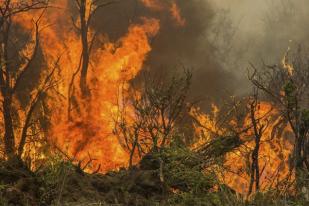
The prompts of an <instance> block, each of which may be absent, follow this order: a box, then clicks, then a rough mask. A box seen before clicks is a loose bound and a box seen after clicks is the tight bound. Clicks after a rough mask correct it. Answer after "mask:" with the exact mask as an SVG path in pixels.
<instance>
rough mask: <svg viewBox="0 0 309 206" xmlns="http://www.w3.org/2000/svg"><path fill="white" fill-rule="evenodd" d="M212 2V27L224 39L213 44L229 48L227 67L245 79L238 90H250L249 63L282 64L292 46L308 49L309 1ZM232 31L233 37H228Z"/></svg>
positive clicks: (210, 1) (219, 47)
mask: <svg viewBox="0 0 309 206" xmlns="http://www.w3.org/2000/svg"><path fill="white" fill-rule="evenodd" d="M208 2H209V3H211V4H212V6H213V9H214V12H215V13H216V16H215V18H213V20H212V21H213V24H212V27H213V28H217V30H220V31H221V33H220V35H221V40H220V38H219V40H218V38H217V39H216V40H218V41H216V42H213V44H215V45H216V46H217V48H218V49H219V50H221V51H226V47H228V48H229V50H228V54H226V58H225V59H226V62H227V64H226V65H225V66H224V67H225V68H226V69H227V70H229V71H234V73H236V75H237V76H238V77H239V78H241V81H240V82H241V83H242V85H243V87H242V88H241V87H240V88H237V89H238V91H241V92H246V91H247V89H246V88H248V86H246V85H248V81H247V80H246V76H245V75H243V74H245V73H246V70H247V68H248V65H249V63H252V64H255V65H259V64H260V63H261V62H264V63H266V64H269V65H273V64H278V63H279V62H280V60H281V59H282V58H283V56H284V54H285V52H286V51H287V49H288V48H289V47H290V48H291V50H295V49H297V47H298V46H301V47H303V48H306V49H307V48H308V43H309V20H308V19H309V12H308V11H309V2H308V1H307V0H297V1H294V0H259V1H250V0H208ZM227 25H228V26H227ZM231 30H233V36H229V37H226V36H224V34H228V32H229V31H231ZM211 35H213V34H211V33H209V34H208V36H207V37H208V38H209V37H211ZM220 35H219V36H220ZM224 37H226V38H225V39H228V40H229V43H228V44H222V42H224V41H222V39H224ZM210 39H214V38H213V37H211V38H210ZM220 42H221V43H220ZM226 45H228V46H226ZM223 53H224V52H223ZM221 59H222V58H221Z"/></svg>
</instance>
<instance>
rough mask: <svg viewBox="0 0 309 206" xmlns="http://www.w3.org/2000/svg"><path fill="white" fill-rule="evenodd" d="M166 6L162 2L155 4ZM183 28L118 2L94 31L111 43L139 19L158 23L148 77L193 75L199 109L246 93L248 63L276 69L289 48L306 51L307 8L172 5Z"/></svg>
mask: <svg viewBox="0 0 309 206" xmlns="http://www.w3.org/2000/svg"><path fill="white" fill-rule="evenodd" d="M161 1H162V2H166V0H161ZM176 2H177V4H178V6H179V8H180V11H181V15H182V17H183V18H184V19H186V24H185V26H184V27H180V26H177V24H175V21H174V20H173V19H172V18H171V16H170V13H169V12H168V11H153V10H151V9H149V8H146V7H145V6H144V5H143V4H142V3H141V2H140V1H139V0H122V1H118V3H115V4H112V5H109V6H108V7H105V8H103V9H101V10H100V11H99V12H98V13H97V14H96V16H95V18H94V22H93V23H94V24H93V27H94V28H95V30H97V31H100V32H102V33H104V34H107V36H108V38H109V40H110V41H112V42H116V41H117V40H118V39H119V38H121V37H122V36H123V35H125V34H126V33H127V31H128V28H129V26H130V25H131V24H134V23H140V22H141V17H150V18H156V19H159V20H160V25H161V28H160V32H159V34H158V35H157V36H156V37H154V38H153V39H151V40H150V42H151V46H152V51H151V53H150V54H149V55H148V57H147V61H146V62H145V64H144V70H148V71H150V73H153V74H157V73H162V72H163V73H170V74H173V73H175V72H176V71H181V70H182V69H183V68H187V69H191V70H192V71H193V80H192V88H191V93H190V96H191V97H192V98H197V99H199V98H201V99H204V101H203V103H202V104H201V106H202V107H207V106H209V105H210V103H211V102H213V101H215V102H220V101H221V100H223V99H224V98H226V97H229V96H231V95H241V94H246V93H248V92H249V91H250V84H249V81H248V80H247V68H248V67H249V63H253V64H256V65H258V64H259V63H260V62H262V61H263V62H266V63H267V64H276V63H278V62H279V61H280V58H282V56H283V55H284V53H285V51H286V50H287V48H288V47H289V46H295V45H296V44H301V45H307V44H308V42H309V41H308V36H309V29H307V28H309V27H308V26H309V23H308V22H309V21H308V20H307V19H309V18H308V17H309V12H307V11H308V10H309V2H308V1H306V0H298V1H292V0H259V1H249V0H232V1H231V0H190V1H189V0H188V1H187V0H177V1H176Z"/></svg>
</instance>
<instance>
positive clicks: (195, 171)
mask: <svg viewBox="0 0 309 206" xmlns="http://www.w3.org/2000/svg"><path fill="white" fill-rule="evenodd" d="M157 156H158V157H159V158H161V159H162V161H163V163H164V164H163V168H164V169H163V171H164V172H163V173H164V176H165V177H166V178H165V181H166V183H167V185H168V187H170V188H173V189H176V190H179V191H181V192H186V193H192V194H200V193H204V192H207V191H208V190H209V189H211V188H212V187H213V185H214V181H213V179H214V178H213V177H212V176H211V175H209V174H207V175H206V174H204V172H203V167H202V163H203V162H202V159H201V157H200V156H199V155H198V154H197V153H195V152H192V151H191V150H190V149H188V148H187V147H185V146H178V145H174V146H172V147H169V148H164V149H162V150H161V151H160V152H159V153H158V154H157Z"/></svg>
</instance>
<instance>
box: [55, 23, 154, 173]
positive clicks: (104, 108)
mask: <svg viewBox="0 0 309 206" xmlns="http://www.w3.org/2000/svg"><path fill="white" fill-rule="evenodd" d="M143 22H144V23H143V24H140V25H132V26H131V27H130V28H129V31H128V34H127V35H126V36H125V37H123V38H122V39H120V40H119V41H118V42H116V43H107V44H106V45H104V46H103V47H102V48H101V49H99V50H97V51H95V53H94V54H93V61H92V63H93V64H94V69H93V70H92V71H91V73H90V80H91V81H89V82H90V83H89V84H90V85H89V88H90V90H91V91H92V92H91V97H90V99H86V100H83V99H81V98H80V97H78V96H77V98H79V102H80V103H81V106H80V108H79V112H77V113H76V114H75V115H74V119H73V121H71V122H67V116H66V114H67V113H66V112H65V111H59V113H58V114H65V115H60V116H59V115H56V116H54V117H53V118H54V120H53V121H52V122H53V123H54V124H53V129H52V132H51V135H52V136H53V138H52V139H53V140H54V141H55V142H56V144H57V145H61V148H67V151H66V152H67V153H68V154H70V156H73V157H75V158H76V159H78V160H86V159H88V158H91V159H95V161H94V162H93V163H94V165H93V166H94V167H97V166H98V165H100V166H101V168H102V171H107V170H111V169H115V168H118V167H120V166H125V165H126V164H127V162H128V155H127V153H126V152H125V151H124V150H123V148H122V147H121V146H120V144H119V142H118V139H117V137H115V136H114V135H113V134H112V131H113V128H114V122H113V115H114V114H115V113H117V110H118V108H117V99H118V93H119V92H118V90H119V87H120V86H121V85H124V88H128V87H129V81H130V80H131V79H133V78H134V77H135V76H136V75H137V74H138V72H139V71H140V70H141V69H142V65H143V62H144V61H145V59H146V57H147V54H148V53H149V52H150V51H151V47H150V45H149V42H148V38H149V37H153V36H155V35H156V34H157V32H158V31H159V22H158V21H157V20H155V19H144V20H143ZM73 45H74V44H73ZM119 45H120V46H119ZM77 51H80V50H77ZM77 56H79V55H77ZM124 92H125V91H124Z"/></svg>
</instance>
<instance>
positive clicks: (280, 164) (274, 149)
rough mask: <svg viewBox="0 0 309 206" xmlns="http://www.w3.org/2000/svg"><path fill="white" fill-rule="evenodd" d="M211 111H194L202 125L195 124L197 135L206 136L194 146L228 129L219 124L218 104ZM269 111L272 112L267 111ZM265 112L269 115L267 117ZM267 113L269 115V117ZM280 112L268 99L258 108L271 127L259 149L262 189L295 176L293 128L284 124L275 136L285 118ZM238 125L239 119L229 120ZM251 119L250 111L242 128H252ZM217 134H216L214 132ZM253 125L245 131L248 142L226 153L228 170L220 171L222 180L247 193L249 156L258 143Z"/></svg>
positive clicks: (226, 167) (233, 124) (258, 111)
mask: <svg viewBox="0 0 309 206" xmlns="http://www.w3.org/2000/svg"><path fill="white" fill-rule="evenodd" d="M213 111H214V112H213V113H212V114H210V115H207V114H203V113H201V112H199V111H198V110H196V109H194V110H193V111H192V112H191V115H193V117H194V118H195V119H197V120H198V121H199V122H200V124H201V125H195V131H196V134H197V136H199V137H202V138H201V139H199V140H198V142H197V144H195V145H194V147H197V146H198V145H200V144H204V143H205V142H207V141H209V140H210V139H211V138H215V136H216V135H222V134H224V133H225V132H226V130H225V129H222V128H217V127H216V124H217V120H218V118H217V117H216V114H217V113H218V111H216V107H215V108H214V109H213ZM266 114H268V115H266ZM264 116H265V118H263V117H264ZM266 116H267V117H266ZM279 116H280V115H279V112H278V111H277V110H276V109H272V105H270V104H269V103H267V102H261V103H260V105H259V109H258V110H257V111H256V118H257V119H259V118H261V122H260V124H268V127H267V129H266V130H265V132H264V133H263V135H262V138H261V145H260V151H259V165H260V173H261V177H260V184H261V189H262V190H264V189H268V188H271V187H274V186H275V185H277V184H279V183H280V182H281V181H284V180H286V178H287V177H290V178H291V179H293V174H292V173H291V171H290V167H289V159H290V155H291V151H292V150H293V139H292V138H291V129H290V128H289V126H288V125H285V126H284V127H282V128H280V130H282V133H280V136H275V137H274V136H273V135H274V130H275V129H277V128H276V126H277V125H278V123H279V122H280V121H281V118H280V117H279ZM229 124H230V125H231V126H232V127H234V128H235V120H231V121H230V123H229ZM250 125H251V120H250V117H249V115H247V116H246V117H245V120H244V122H243V125H242V127H241V128H242V129H244V128H249V127H250ZM214 134H215V135H214ZM253 135H254V134H253V131H252V129H250V130H248V131H247V132H245V133H243V134H242V135H241V137H240V138H241V139H242V141H244V142H245V144H244V146H242V147H241V148H240V149H237V150H235V151H233V152H230V153H228V154H227V155H226V157H225V161H224V165H223V166H224V168H225V171H224V172H223V173H222V174H220V176H221V179H222V181H223V182H224V183H225V184H227V185H228V186H230V187H231V188H233V189H234V190H236V191H237V192H239V193H242V194H246V193H247V192H248V188H249V183H250V182H249V181H250V173H249V169H248V168H249V166H250V165H249V160H250V157H251V156H250V154H251V151H252V150H253V148H254V146H255V143H254V139H253Z"/></svg>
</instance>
